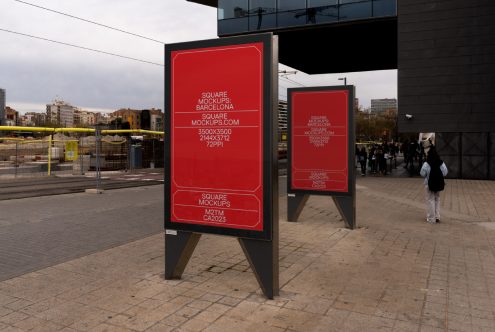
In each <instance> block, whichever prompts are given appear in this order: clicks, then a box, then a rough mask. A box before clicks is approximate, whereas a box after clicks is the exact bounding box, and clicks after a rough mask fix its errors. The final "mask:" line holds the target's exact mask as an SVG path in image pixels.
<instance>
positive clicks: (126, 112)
mask: <svg viewBox="0 0 495 332" xmlns="http://www.w3.org/2000/svg"><path fill="white" fill-rule="evenodd" d="M111 116H112V117H113V118H114V119H119V118H120V119H122V122H129V125H130V127H131V129H141V110H134V109H130V108H121V109H119V110H118V111H115V112H113V113H111Z"/></svg>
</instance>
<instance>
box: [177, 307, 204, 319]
mask: <svg viewBox="0 0 495 332" xmlns="http://www.w3.org/2000/svg"><path fill="white" fill-rule="evenodd" d="M199 312H201V309H197V308H191V307H183V308H181V309H179V310H177V311H176V312H175V314H176V315H179V316H182V317H185V318H187V319H190V318H192V317H194V316H196V315H197V314H198V313H199Z"/></svg>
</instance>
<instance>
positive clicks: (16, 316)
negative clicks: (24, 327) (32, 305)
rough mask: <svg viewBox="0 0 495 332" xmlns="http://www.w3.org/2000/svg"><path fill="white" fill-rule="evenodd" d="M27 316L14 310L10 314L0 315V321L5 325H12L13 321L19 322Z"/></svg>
mask: <svg viewBox="0 0 495 332" xmlns="http://www.w3.org/2000/svg"><path fill="white" fill-rule="evenodd" d="M28 317H29V316H28V315H26V314H24V313H22V312H19V311H15V312H12V313H10V314H7V315H5V316H2V317H0V323H4V324H7V325H14V324H15V323H17V322H20V321H22V320H24V319H26V318H28Z"/></svg>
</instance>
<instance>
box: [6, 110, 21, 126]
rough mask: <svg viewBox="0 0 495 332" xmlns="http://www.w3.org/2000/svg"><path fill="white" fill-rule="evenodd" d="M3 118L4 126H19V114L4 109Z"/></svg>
mask: <svg viewBox="0 0 495 332" xmlns="http://www.w3.org/2000/svg"><path fill="white" fill-rule="evenodd" d="M4 114H5V118H4V122H3V123H4V125H5V126H18V125H19V124H20V121H19V112H17V111H16V110H15V109H13V108H10V107H8V106H7V107H5V110H4Z"/></svg>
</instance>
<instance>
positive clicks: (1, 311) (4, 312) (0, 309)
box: [0, 306, 14, 317]
mask: <svg viewBox="0 0 495 332" xmlns="http://www.w3.org/2000/svg"><path fill="white" fill-rule="evenodd" d="M13 312H14V310H12V309H9V308H5V307H2V306H0V317H3V316H6V315H8V314H10V313H13Z"/></svg>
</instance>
